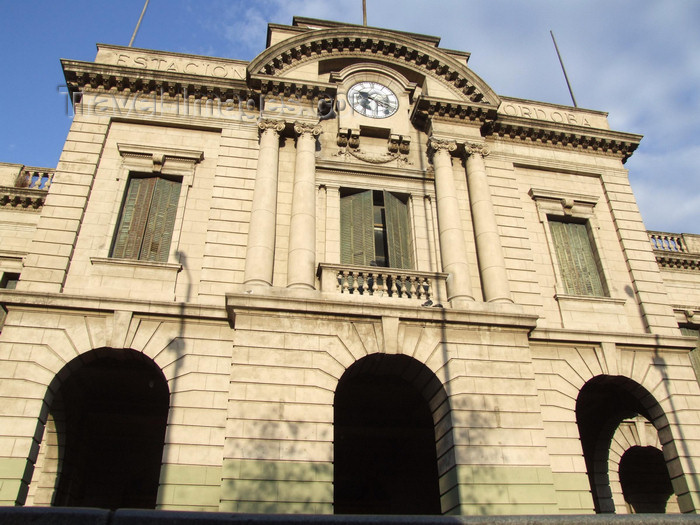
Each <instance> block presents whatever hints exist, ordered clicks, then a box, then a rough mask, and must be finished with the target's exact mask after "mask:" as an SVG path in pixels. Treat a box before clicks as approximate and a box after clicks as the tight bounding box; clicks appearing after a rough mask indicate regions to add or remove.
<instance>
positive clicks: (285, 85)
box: [248, 75, 336, 100]
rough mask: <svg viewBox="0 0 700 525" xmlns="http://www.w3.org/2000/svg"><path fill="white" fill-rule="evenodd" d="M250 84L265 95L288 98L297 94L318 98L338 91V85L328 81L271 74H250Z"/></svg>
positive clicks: (313, 98)
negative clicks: (281, 76)
mask: <svg viewBox="0 0 700 525" xmlns="http://www.w3.org/2000/svg"><path fill="white" fill-rule="evenodd" d="M248 84H249V86H250V87H251V88H252V89H255V90H257V91H260V93H262V94H263V95H273V96H278V95H282V96H284V97H287V98H289V97H292V96H295V97H297V98H306V99H310V100H316V99H318V98H319V97H323V96H324V95H328V96H332V95H335V92H336V86H335V85H334V84H329V83H327V82H313V81H310V80H302V79H294V78H280V77H275V76H271V75H248Z"/></svg>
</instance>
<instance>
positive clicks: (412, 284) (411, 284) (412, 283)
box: [408, 276, 416, 298]
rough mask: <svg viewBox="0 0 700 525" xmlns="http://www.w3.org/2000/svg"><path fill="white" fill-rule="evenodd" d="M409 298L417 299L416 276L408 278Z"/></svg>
mask: <svg viewBox="0 0 700 525" xmlns="http://www.w3.org/2000/svg"><path fill="white" fill-rule="evenodd" d="M408 296H409V297H413V298H415V297H416V278H415V276H410V277H409V278H408Z"/></svg>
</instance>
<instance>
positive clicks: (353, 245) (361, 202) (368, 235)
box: [340, 190, 374, 266]
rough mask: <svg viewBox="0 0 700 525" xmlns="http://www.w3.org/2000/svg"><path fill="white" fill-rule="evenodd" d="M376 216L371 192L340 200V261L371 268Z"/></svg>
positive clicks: (362, 192) (352, 195)
mask: <svg viewBox="0 0 700 525" xmlns="http://www.w3.org/2000/svg"><path fill="white" fill-rule="evenodd" d="M373 221H374V216H373V208H372V192H371V191H370V190H367V191H361V192H359V193H353V194H351V195H345V196H344V197H341V199H340V260H341V262H342V263H344V264H358V265H362V266H369V264H370V261H372V260H373V259H374V229H373V227H374V222H373Z"/></svg>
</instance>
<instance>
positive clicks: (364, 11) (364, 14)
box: [362, 0, 367, 26]
mask: <svg viewBox="0 0 700 525" xmlns="http://www.w3.org/2000/svg"><path fill="white" fill-rule="evenodd" d="M362 25H363V26H366V25H367V0H362Z"/></svg>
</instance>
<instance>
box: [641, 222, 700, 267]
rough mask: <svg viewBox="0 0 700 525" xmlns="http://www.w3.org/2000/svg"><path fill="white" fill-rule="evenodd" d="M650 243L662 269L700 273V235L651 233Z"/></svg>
mask: <svg viewBox="0 0 700 525" xmlns="http://www.w3.org/2000/svg"><path fill="white" fill-rule="evenodd" d="M648 233H649V242H650V243H651V247H652V249H653V250H654V255H655V256H656V261H657V262H658V263H659V266H660V267H661V268H670V269H675V270H685V271H700V235H693V234H689V233H668V232H656V231H650V232H648Z"/></svg>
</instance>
